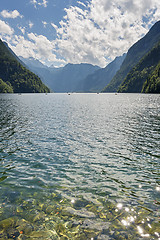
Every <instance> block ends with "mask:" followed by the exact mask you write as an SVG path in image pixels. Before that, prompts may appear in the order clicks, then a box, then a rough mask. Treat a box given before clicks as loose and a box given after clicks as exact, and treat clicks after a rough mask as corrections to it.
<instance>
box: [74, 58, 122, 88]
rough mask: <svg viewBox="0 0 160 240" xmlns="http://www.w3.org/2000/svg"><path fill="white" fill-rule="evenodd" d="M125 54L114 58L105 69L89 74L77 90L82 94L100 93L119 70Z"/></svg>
mask: <svg viewBox="0 0 160 240" xmlns="http://www.w3.org/2000/svg"><path fill="white" fill-rule="evenodd" d="M125 56H126V54H123V55H122V56H120V57H116V58H115V59H114V61H112V62H111V63H109V64H108V65H107V66H106V67H105V68H102V69H99V70H97V71H95V72H94V73H92V74H89V75H88V76H87V77H86V78H85V79H84V80H83V81H82V82H81V83H80V86H78V87H79V89H81V91H82V92H100V91H101V90H102V89H103V88H104V87H105V86H106V85H107V84H108V83H109V82H110V81H111V80H112V78H113V77H114V75H115V74H116V72H117V71H118V70H119V69H120V66H121V65H122V62H123V61H124V59H125Z"/></svg>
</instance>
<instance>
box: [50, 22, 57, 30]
mask: <svg viewBox="0 0 160 240" xmlns="http://www.w3.org/2000/svg"><path fill="white" fill-rule="evenodd" d="M51 26H52V27H53V28H54V29H55V30H56V31H57V30H58V27H57V25H55V24H54V23H51Z"/></svg>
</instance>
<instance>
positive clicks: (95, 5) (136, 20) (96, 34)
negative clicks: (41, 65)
mask: <svg viewBox="0 0 160 240" xmlns="http://www.w3.org/2000/svg"><path fill="white" fill-rule="evenodd" d="M78 3H79V7H77V6H74V7H73V6H71V7H69V8H66V9H65V11H66V15H65V16H64V18H63V20H61V21H60V23H59V24H60V27H59V28H57V27H56V26H55V25H54V24H53V25H52V26H53V27H54V28H55V29H56V31H57V44H58V47H59V54H61V55H62V56H64V57H65V59H66V61H67V62H72V63H80V62H88V63H92V64H98V65H100V66H105V65H107V63H108V59H112V60H113V59H114V58H115V57H116V56H118V55H121V54H123V53H124V52H127V50H128V49H129V47H130V46H131V45H132V44H134V43H135V42H136V41H137V40H139V39H140V38H141V37H142V36H144V34H146V33H147V31H148V30H149V28H150V27H151V25H152V24H154V23H155V22H156V21H158V20H159V19H160V10H159V9H160V1H159V0H91V1H90V2H88V5H87V6H86V7H85V6H84V4H83V3H82V2H80V1H79V2H78ZM84 7H85V8H84ZM144 19H145V21H144Z"/></svg>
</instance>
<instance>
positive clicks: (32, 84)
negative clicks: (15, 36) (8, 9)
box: [0, 40, 50, 93]
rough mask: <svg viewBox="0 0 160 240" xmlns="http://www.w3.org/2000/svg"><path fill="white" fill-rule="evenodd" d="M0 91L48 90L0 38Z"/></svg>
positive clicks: (35, 91)
mask: <svg viewBox="0 0 160 240" xmlns="http://www.w3.org/2000/svg"><path fill="white" fill-rule="evenodd" d="M0 79H1V81H0V89H1V90H0V91H1V92H14V93H39V92H49V91H50V90H49V88H47V87H46V86H45V85H44V84H43V83H42V81H41V80H40V78H39V77H38V76H36V75H35V74H34V73H32V72H31V71H29V70H27V69H26V68H25V67H24V66H23V65H22V64H21V63H20V62H19V60H18V57H16V56H15V54H12V51H11V50H10V49H9V48H8V46H7V45H6V44H4V43H3V42H2V41H1V40H0Z"/></svg>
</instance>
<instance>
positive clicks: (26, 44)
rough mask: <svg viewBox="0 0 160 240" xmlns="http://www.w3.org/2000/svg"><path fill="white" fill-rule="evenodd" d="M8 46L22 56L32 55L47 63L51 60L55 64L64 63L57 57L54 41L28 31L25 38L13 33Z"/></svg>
mask: <svg viewBox="0 0 160 240" xmlns="http://www.w3.org/2000/svg"><path fill="white" fill-rule="evenodd" d="M10 47H11V49H12V50H13V51H14V52H15V53H16V54H17V55H18V56H23V57H24V58H29V57H33V58H35V59H39V60H40V61H41V62H43V63H48V64H49V63H50V64H51V63H53V62H54V63H57V64H64V63H65V61H64V60H62V59H57V56H56V54H55V52H56V50H55V43H54V41H50V40H48V39H47V38H46V37H45V36H43V35H37V34H34V33H28V34H27V39H26V38H25V37H24V36H18V35H15V36H14V38H13V39H12V41H10Z"/></svg>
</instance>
